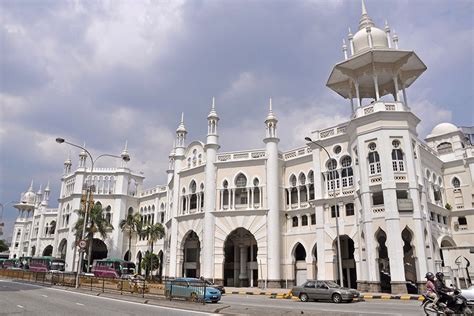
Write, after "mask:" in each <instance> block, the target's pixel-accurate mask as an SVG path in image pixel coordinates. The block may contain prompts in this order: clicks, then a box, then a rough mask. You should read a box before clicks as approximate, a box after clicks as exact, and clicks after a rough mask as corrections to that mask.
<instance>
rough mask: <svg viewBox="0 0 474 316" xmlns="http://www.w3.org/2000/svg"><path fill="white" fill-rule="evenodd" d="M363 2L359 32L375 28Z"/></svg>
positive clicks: (362, 0)
mask: <svg viewBox="0 0 474 316" xmlns="http://www.w3.org/2000/svg"><path fill="white" fill-rule="evenodd" d="M361 2H362V16H361V17H360V20H359V30H362V29H364V28H366V27H367V26H375V24H374V22H372V19H371V18H370V17H369V14H368V13H367V9H366V8H365V2H364V0H361Z"/></svg>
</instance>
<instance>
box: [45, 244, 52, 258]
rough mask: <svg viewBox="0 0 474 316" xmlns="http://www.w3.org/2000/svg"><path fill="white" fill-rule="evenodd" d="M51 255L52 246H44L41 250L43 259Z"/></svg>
mask: <svg viewBox="0 0 474 316" xmlns="http://www.w3.org/2000/svg"><path fill="white" fill-rule="evenodd" d="M52 254H53V246H51V245H49V246H46V248H44V250H43V257H49V256H51V255H52Z"/></svg>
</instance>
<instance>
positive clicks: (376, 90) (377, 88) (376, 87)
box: [373, 74, 380, 101]
mask: <svg viewBox="0 0 474 316" xmlns="http://www.w3.org/2000/svg"><path fill="white" fill-rule="evenodd" d="M373 79H374V87H375V101H378V100H379V99H380V94H379V80H378V77H377V75H376V74H374V75H373Z"/></svg>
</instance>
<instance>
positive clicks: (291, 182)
mask: <svg viewBox="0 0 474 316" xmlns="http://www.w3.org/2000/svg"><path fill="white" fill-rule="evenodd" d="M290 185H291V186H292V187H296V176H295V175H294V174H292V175H291V177H290Z"/></svg>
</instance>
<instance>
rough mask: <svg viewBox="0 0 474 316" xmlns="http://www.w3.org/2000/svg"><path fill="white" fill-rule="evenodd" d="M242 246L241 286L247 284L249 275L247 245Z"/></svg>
mask: <svg viewBox="0 0 474 316" xmlns="http://www.w3.org/2000/svg"><path fill="white" fill-rule="evenodd" d="M239 247H240V274H239V280H240V286H242V285H244V286H247V281H244V280H247V279H248V275H247V246H246V245H239Z"/></svg>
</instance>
